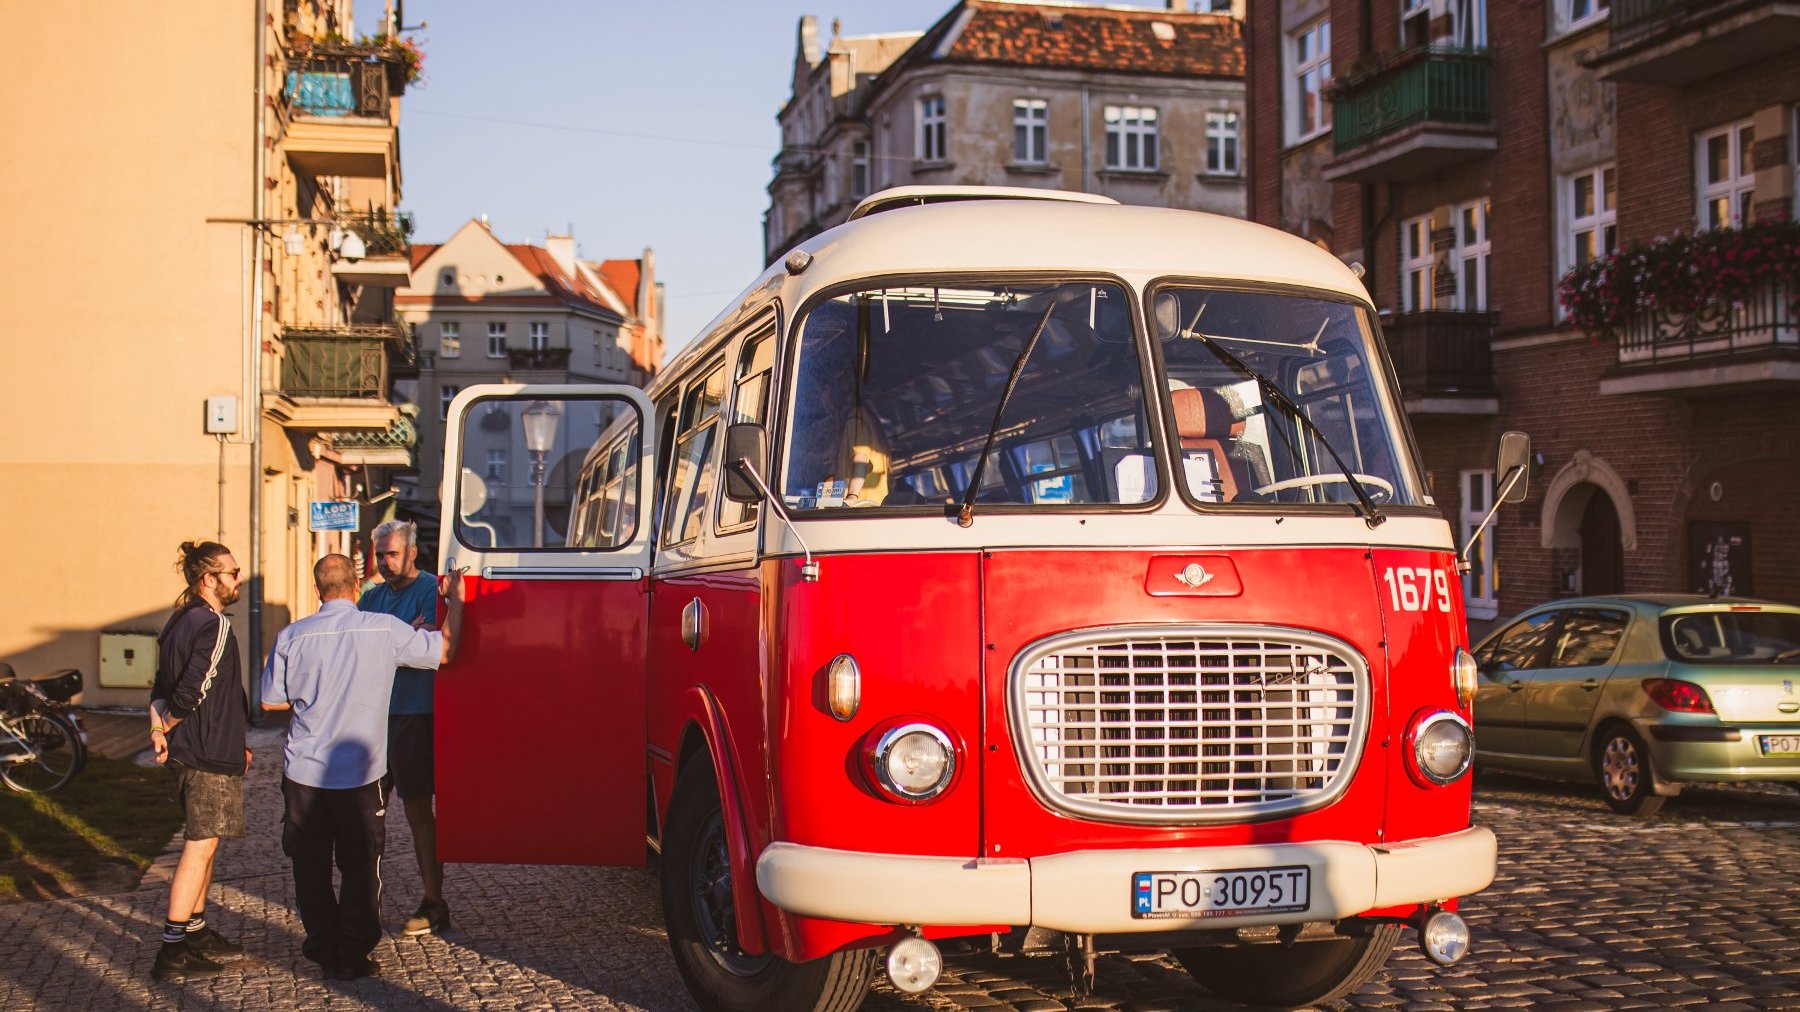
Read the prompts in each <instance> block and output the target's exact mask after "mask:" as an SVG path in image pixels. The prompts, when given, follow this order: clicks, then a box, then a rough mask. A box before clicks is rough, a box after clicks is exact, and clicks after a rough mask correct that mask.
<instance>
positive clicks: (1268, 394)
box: [1151, 286, 1419, 506]
mask: <svg viewBox="0 0 1800 1012" xmlns="http://www.w3.org/2000/svg"><path fill="white" fill-rule="evenodd" d="M1151 301H1152V306H1153V309H1154V311H1153V313H1152V316H1153V318H1154V321H1155V328H1156V336H1157V338H1158V340H1159V341H1160V342H1161V346H1162V358H1163V365H1164V373H1165V375H1164V382H1163V384H1162V386H1163V390H1162V397H1163V399H1164V410H1165V411H1167V412H1168V414H1167V416H1166V417H1169V418H1171V419H1173V423H1174V425H1173V431H1172V433H1171V438H1172V439H1174V440H1175V441H1177V442H1178V444H1179V446H1178V449H1177V460H1178V461H1179V464H1180V466H1179V468H1178V469H1177V471H1176V476H1177V477H1176V482H1175V484H1176V485H1177V486H1178V487H1180V488H1181V490H1182V491H1183V493H1184V494H1185V495H1186V497H1187V498H1188V499H1189V500H1190V501H1192V502H1196V503H1201V504H1206V505H1213V504H1219V505H1225V506H1231V505H1241V504H1265V505H1266V504H1271V503H1290V504H1295V505H1305V504H1346V505H1353V506H1354V505H1360V504H1361V503H1362V501H1363V496H1366V497H1367V499H1368V500H1369V501H1370V502H1372V503H1374V504H1380V505H1384V506H1385V505H1389V504H1393V505H1401V506H1410V505H1416V504H1417V503H1418V501H1419V497H1418V492H1417V489H1416V485H1415V482H1414V481H1413V478H1412V468H1411V466H1410V463H1409V461H1410V458H1409V456H1408V455H1407V453H1406V451H1405V449H1404V447H1405V444H1404V442H1403V441H1402V439H1401V436H1400V431H1401V430H1400V428H1399V424H1398V420H1397V418H1396V417H1395V406H1394V404H1393V401H1392V398H1391V397H1390V396H1388V390H1387V382H1386V379H1385V376H1386V373H1385V371H1384V370H1383V369H1382V367H1381V359H1380V357H1379V355H1378V354H1377V352H1376V348H1375V335H1374V328H1373V327H1372V326H1371V325H1370V322H1369V319H1368V314H1367V311H1366V310H1363V309H1360V308H1358V307H1357V306H1354V305H1351V304H1350V303H1347V302H1337V301H1332V300H1328V299H1321V298H1313V297H1309V296H1306V295H1301V294H1282V293H1276V292H1260V291H1258V292H1250V291H1232V290H1223V289H1209V288H1201V287H1189V286H1166V287H1163V288H1161V289H1159V290H1158V291H1156V292H1155V293H1154V294H1153V295H1152V296H1151ZM1302 416H1304V421H1303V420H1302ZM1346 472H1347V473H1346ZM1359 491H1360V492H1361V493H1362V495H1359V494H1358V493H1359Z"/></svg>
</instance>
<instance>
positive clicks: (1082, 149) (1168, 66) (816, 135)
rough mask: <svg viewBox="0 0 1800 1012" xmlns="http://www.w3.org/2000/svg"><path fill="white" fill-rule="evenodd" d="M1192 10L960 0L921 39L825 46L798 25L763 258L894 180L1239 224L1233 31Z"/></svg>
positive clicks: (1224, 9)
mask: <svg viewBox="0 0 1800 1012" xmlns="http://www.w3.org/2000/svg"><path fill="white" fill-rule="evenodd" d="M1202 6H1204V7H1205V8H1206V9H1207V11H1208V13H1195V12H1194V11H1193V10H1191V9H1190V5H1189V4H1186V3H1180V2H1172V3H1171V4H1170V9H1168V10H1156V9H1147V8H1145V9H1139V8H1127V7H1109V6H1101V5H1083V4H1072V3H1049V2H1042V3H1040V2H1027V0H963V2H961V3H958V4H957V5H956V6H954V7H952V8H951V9H950V10H949V11H948V12H947V13H946V14H945V15H944V16H943V17H942V18H940V19H939V20H938V22H937V23H936V24H934V25H932V26H931V27H930V28H928V29H926V30H925V31H923V32H920V33H899V34H890V35H868V36H846V35H842V34H841V33H840V32H839V30H838V28H837V26H836V25H835V23H834V27H833V29H832V34H831V37H830V38H829V39H824V40H821V39H820V38H819V31H818V22H817V19H816V18H814V17H811V16H807V17H804V18H801V19H800V26H799V32H798V38H797V41H796V46H795V53H794V73H793V91H792V94H791V96H790V97H789V99H788V101H787V103H786V104H785V105H784V106H783V107H782V110H781V112H780V114H779V116H778V117H777V119H778V121H779V123H780V126H781V151H780V152H779V153H778V154H777V155H776V156H775V159H774V165H773V167H774V176H773V178H772V179H771V180H770V181H769V185H768V191H769V209H768V211H767V213H766V214H765V216H764V221H763V252H764V258H765V259H766V260H773V259H774V258H775V257H777V256H779V255H781V254H782V253H784V252H785V251H786V250H787V249H788V248H789V247H791V246H793V245H794V244H795V243H797V242H799V241H801V240H802V239H805V238H807V237H808V236H811V235H815V234H817V233H819V232H821V231H823V230H825V229H827V228H830V227H832V226H833V225H837V224H840V223H842V222H843V221H844V220H845V218H846V217H847V216H848V215H849V213H850V210H851V208H853V207H855V206H856V203H857V201H859V200H861V199H862V198H863V197H864V196H867V195H868V194H869V193H871V192H873V191H875V190H881V189H886V188H888V187H891V186H904V185H908V184H958V185H990V186H1034V187H1046V188H1050V189H1062V190H1083V191H1088V192H1092V193H1101V194H1105V195H1107V196H1110V197H1113V198H1115V199H1117V200H1119V201H1121V202H1122V203H1127V204H1153V205H1158V206H1166V207H1181V208H1188V209H1190V210H1198V211H1212V212H1216V213H1219V214H1228V215H1234V216H1238V217H1242V216H1243V214H1244V200H1245V197H1244V172H1243V154H1242V149H1241V143H1242V126H1243V122H1244V118H1243V117H1244V82H1243V41H1242V37H1241V27H1240V22H1239V20H1238V18H1237V16H1235V15H1234V14H1233V13H1232V9H1233V4H1232V3H1229V2H1224V0H1220V2H1217V3H1207V4H1204V5H1202ZM1239 9H1240V10H1241V7H1240V8H1239ZM1214 10H1216V11H1218V13H1211V11H1214Z"/></svg>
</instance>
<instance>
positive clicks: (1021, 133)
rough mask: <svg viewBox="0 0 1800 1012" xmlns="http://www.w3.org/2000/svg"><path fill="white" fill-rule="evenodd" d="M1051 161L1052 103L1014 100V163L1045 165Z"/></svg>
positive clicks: (1021, 99) (1024, 99)
mask: <svg viewBox="0 0 1800 1012" xmlns="http://www.w3.org/2000/svg"><path fill="white" fill-rule="evenodd" d="M1049 160H1050V103H1049V102H1047V101H1045V100H1044V99H1041V98H1015V99H1013V161H1015V162H1017V163H1019V164H1021V165H1043V164H1045V163H1047V162H1048V161H1049Z"/></svg>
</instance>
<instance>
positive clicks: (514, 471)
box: [397, 219, 663, 536]
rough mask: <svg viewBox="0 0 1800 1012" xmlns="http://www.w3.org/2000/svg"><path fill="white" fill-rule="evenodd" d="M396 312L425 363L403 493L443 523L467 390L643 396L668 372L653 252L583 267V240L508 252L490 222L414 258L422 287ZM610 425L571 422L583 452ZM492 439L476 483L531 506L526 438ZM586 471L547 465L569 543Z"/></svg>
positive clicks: (418, 249)
mask: <svg viewBox="0 0 1800 1012" xmlns="http://www.w3.org/2000/svg"><path fill="white" fill-rule="evenodd" d="M397 302H398V304H399V310H400V315H401V317H402V319H403V320H404V321H405V322H406V324H407V325H408V326H409V327H410V328H411V330H412V332H413V334H414V335H415V337H416V339H417V341H418V347H419V364H420V369H419V373H418V377H417V380H416V381H414V382H411V383H408V384H407V385H405V386H403V387H401V388H400V391H399V395H400V396H402V397H405V398H407V399H410V400H412V401H413V402H414V403H416V404H417V405H418V406H419V408H418V418H419V444H418V458H419V470H418V474H417V478H416V480H414V479H405V480H402V481H401V482H399V490H400V497H401V500H402V502H403V503H404V504H406V505H407V506H409V507H411V508H412V509H413V510H414V511H416V512H417V513H418V514H419V515H421V516H422V517H427V518H430V517H434V516H435V514H436V512H437V503H438V489H439V482H440V479H441V476H442V473H443V450H444V419H445V416H446V414H447V413H448V411H449V408H450V401H451V400H452V399H453V398H455V396H456V395H457V394H458V393H460V392H461V391H462V390H463V389H465V388H467V387H470V386H474V385H476V384H479V383H503V382H510V383H629V384H632V385H635V386H644V385H645V384H647V383H648V382H649V381H650V378H651V377H653V376H654V375H655V374H656V371H657V369H658V368H660V366H661V364H662V358H663V324H662V321H663V287H662V284H661V283H660V282H659V281H657V280H656V259H655V254H654V252H653V251H652V250H649V249H646V250H644V252H643V255H642V256H640V257H637V258H634V259H621V260H597V261H594V260H582V259H580V257H579V256H578V255H577V251H576V244H575V238H574V236H568V235H553V236H549V237H547V238H546V239H545V240H544V243H543V245H541V246H540V245H532V244H528V243H508V242H504V241H502V240H501V239H500V238H499V237H497V236H496V235H494V232H493V230H492V229H491V228H490V227H489V225H488V223H487V222H486V221H485V220H473V219H472V220H470V221H469V222H468V223H466V224H465V225H463V227H462V228H460V229H458V230H457V231H456V234H454V235H452V236H451V237H450V238H449V239H448V240H446V241H445V242H443V243H442V244H437V245H417V246H414V247H413V248H412V277H411V282H410V284H409V286H408V287H406V288H404V289H401V290H400V292H399V294H398V297H397ZM604 421H605V419H601V418H574V417H571V418H569V419H566V420H565V422H566V424H570V425H574V424H581V425H584V426H588V427H589V429H584V430H583V433H582V434H583V436H585V442H581V440H579V439H578V440H577V442H579V443H580V445H584V446H585V445H587V444H588V443H591V442H592V441H593V438H594V437H595V436H598V435H599V429H598V427H597V426H598V425H600V424H604ZM481 431H482V433H483V434H482V435H481V436H480V437H479V438H481V439H484V440H487V441H488V443H489V445H486V446H484V447H481V448H479V453H478V456H477V457H475V458H472V459H476V460H477V461H478V463H480V464H482V465H483V466H482V468H481V469H480V470H479V471H478V473H477V476H478V477H479V478H480V479H481V480H482V482H483V483H484V484H485V486H486V487H487V491H488V495H489V498H490V500H491V501H494V502H495V503H496V505H498V504H500V503H501V502H503V501H510V499H509V497H512V498H520V497H522V498H523V499H526V500H528V499H529V498H530V497H531V495H532V494H533V491H534V487H533V485H532V481H533V480H534V474H533V470H532V463H533V462H532V460H531V457H530V454H529V453H528V452H527V449H526V447H525V443H524V437H523V433H522V432H519V431H511V430H507V429H502V430H501V431H497V432H491V433H489V432H486V430H481ZM469 452H477V451H476V450H470V451H469ZM466 459H467V458H466ZM580 464H581V462H580V461H579V460H576V461H573V462H564V461H548V462H546V470H547V473H546V474H545V475H543V476H542V477H543V479H544V481H545V483H546V497H547V501H548V502H549V503H550V504H551V506H552V507H553V508H551V509H550V510H549V516H550V517H551V522H552V524H553V526H555V529H556V531H557V532H558V533H560V532H561V527H560V525H561V524H562V523H563V522H564V519H565V517H564V515H563V514H564V513H566V502H567V499H566V493H567V486H568V485H569V482H570V481H572V480H573V478H574V477H575V476H576V475H577V473H578V472H579V470H580ZM558 504H561V506H562V508H560V509H559V508H555V507H557V506H558ZM432 526H435V525H432ZM503 533H505V532H503ZM513 536H516V535H513Z"/></svg>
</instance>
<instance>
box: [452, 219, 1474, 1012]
mask: <svg viewBox="0 0 1800 1012" xmlns="http://www.w3.org/2000/svg"><path fill="white" fill-rule="evenodd" d="M1026 197H1028V198H1030V199H1020V198H1026ZM984 198H986V199H984ZM448 414H449V420H448V430H447V437H446V458H445V474H446V475H447V477H446V480H445V482H444V487H443V490H442V494H443V502H444V505H445V518H446V522H445V525H444V533H443V537H442V546H441V549H440V558H439V563H440V567H441V568H447V567H452V566H465V567H469V569H470V573H469V584H468V605H467V611H466V617H467V625H466V630H467V631H466V632H465V634H464V638H463V643H462V650H461V653H460V654H459V656H458V658H457V662H456V664H455V665H454V667H452V668H450V669H447V670H446V671H445V672H444V673H443V674H442V675H441V676H440V677H439V679H438V681H437V720H438V743H439V744H438V792H439V793H438V805H439V813H438V819H439V837H438V839H439V847H440V850H441V854H442V856H443V857H444V859H445V860H447V861H452V862H465V861H491V862H528V863H563V864H610V865H636V864H641V863H643V862H644V861H646V859H647V857H646V852H647V848H646V840H648V844H649V846H648V849H649V850H655V851H658V852H660V855H661V856H660V863H661V870H662V885H663V903H664V915H665V917H666V920H667V924H668V930H669V935H670V939H671V943H672V945H673V948H674V953H675V958H676V961H677V964H678V965H679V967H680V970H681V973H682V975H683V977H684V979H685V981H686V983H687V985H688V987H689V988H690V990H691V991H692V993H693V995H694V997H695V999H696V1000H697V1001H698V1002H699V1004H700V1005H701V1006H702V1007H703V1008H706V1009H729V1010H750V1009H755V1010H758V1012H767V1010H788V1009H802V1010H842V1009H851V1008H855V1007H856V1006H858V1005H859V1004H861V1002H862V1001H863V998H864V995H865V993H866V990H867V988H868V986H869V983H870V981H871V978H872V975H873V973H874V972H875V967H876V965H877V957H878V955H879V954H880V953H882V952H884V951H885V953H886V957H885V958H886V969H887V972H888V975H889V977H890V978H891V979H892V981H893V982H894V983H895V985H896V986H898V987H900V988H901V989H902V990H906V991H920V990H923V989H925V988H928V987H930V986H931V985H932V983H933V982H934V981H935V979H936V978H937V975H938V972H939V970H940V968H941V954H940V952H939V950H938V948H937V947H936V945H934V941H935V940H942V939H947V938H974V939H976V940H977V941H978V942H980V943H982V944H989V945H994V946H997V947H999V948H1001V949H1003V950H1008V951H1025V952H1041V951H1046V950H1051V951H1056V952H1062V953H1066V954H1067V955H1069V956H1070V957H1071V965H1072V966H1073V967H1074V969H1075V970H1076V972H1077V973H1080V974H1081V975H1082V976H1083V977H1085V978H1087V981H1088V982H1089V983H1091V975H1092V968H1093V956H1094V953H1095V952H1096V951H1111V950H1132V949H1146V950H1149V949H1167V950H1170V951H1172V952H1173V953H1174V955H1175V956H1176V957H1177V958H1178V959H1179V961H1180V962H1181V964H1182V965H1183V966H1184V967H1186V968H1187V969H1188V970H1189V971H1190V972H1191V973H1192V974H1193V976H1194V977H1195V978H1196V979H1198V980H1199V981H1200V982H1201V983H1202V984H1203V985H1205V986H1206V987H1208V988H1210V989H1211V990H1212V991H1213V992H1215V993H1217V994H1219V995H1221V996H1223V997H1226V998H1229V999H1236V1000H1241V1001H1245V1002H1250V1003H1255V1004H1261V1005H1303V1004H1309V1003H1313V1002H1317V1001H1321V1000H1326V999H1329V998H1331V997H1334V996H1337V995H1341V994H1344V993H1347V992H1348V991H1349V990H1351V989H1353V988H1355V987H1357V986H1358V985H1360V984H1361V983H1362V982H1363V981H1365V980H1366V979H1368V978H1369V977H1370V975H1372V974H1373V973H1375V972H1377V970H1378V969H1379V968H1380V966H1381V964H1382V962H1383V960H1384V959H1385V958H1386V956H1387V954H1388V952H1389V950H1390V949H1391V948H1392V947H1393V946H1394V944H1395V943H1396V941H1397V939H1398V937H1399V934H1400V932H1401V930H1402V928H1403V927H1405V926H1409V925H1410V926H1411V927H1413V928H1415V929H1417V931H1418V933H1419V936H1420V939H1421V942H1422V944H1423V945H1424V947H1425V950H1426V952H1427V953H1428V954H1429V955H1431V957H1432V958H1433V959H1435V960H1437V961H1438V962H1440V963H1444V964H1448V963H1450V962H1453V961H1454V960H1455V959H1457V958H1458V957H1460V956H1461V955H1462V954H1463V952H1464V951H1465V950H1466V949H1467V946H1468V932H1467V929H1466V926H1465V925H1464V923H1463V922H1462V921H1461V920H1460V919H1459V918H1458V917H1457V916H1456V914H1455V913H1454V910H1455V907H1456V902H1457V898H1458V897H1460V896H1465V895H1468V894H1469V893H1472V892H1475V891H1478V890H1480V889H1482V888H1484V887H1486V886H1487V885H1488V883H1489V882H1490V881H1491V880H1492V878H1493V875H1494V866H1495V864H1494V863H1495V843H1494V836H1493V834H1492V833H1491V832H1490V831H1488V830H1487V829H1484V828H1481V827H1476V826H1472V825H1471V822H1470V784H1469V777H1468V769H1469V761H1470V756H1471V754H1472V733H1471V731H1470V727H1469V704H1470V700H1471V697H1472V694H1473V692H1474V688H1475V669H1474V664H1473V661H1472V660H1471V659H1470V658H1469V656H1468V654H1467V652H1466V649H1465V648H1466V646H1467V637H1466V632H1465V622H1464V615H1463V601H1462V590H1461V583H1460V579H1459V577H1458V575H1457V571H1456V562H1455V558H1454V554H1453V547H1452V543H1451V535H1450V529H1449V527H1448V525H1447V524H1446V522H1445V520H1444V518H1443V516H1442V515H1441V514H1440V512H1439V511H1438V510H1437V509H1436V508H1435V507H1434V506H1433V504H1432V501H1431V498H1430V496H1429V495H1428V494H1427V491H1426V489H1425V488H1424V487H1423V484H1422V478H1421V473H1420V468H1419V465H1418V462H1417V454H1416V451H1415V449H1414V446H1413V442H1412V438H1411V435H1410V433H1409V431H1408V428H1407V422H1406V419H1405V416H1404V414H1403V412H1402V411H1401V409H1400V405H1399V400H1398V395H1397V391H1396V386H1395V383H1394V380H1393V376H1392V372H1391V369H1390V367H1389V365H1388V363H1387V361H1386V357H1385V355H1384V353H1383V350H1382V345H1381V341H1380V339H1379V333H1378V323H1377V319H1376V313H1375V309H1374V307H1373V306H1372V305H1371V304H1370V302H1369V299H1368V295H1367V293H1366V291H1365V289H1364V288H1363V286H1362V284H1361V283H1360V282H1359V281H1358V279H1357V277H1356V275H1355V274H1353V273H1352V271H1351V270H1350V269H1348V268H1346V267H1345V266H1344V265H1343V264H1342V263H1340V262H1339V261H1338V260H1336V259H1335V258H1333V257H1332V256H1331V255H1330V254H1328V253H1326V252H1324V251H1322V250H1320V249H1318V248H1317V247H1314V246H1312V245H1310V244H1308V243H1306V242H1303V241H1302V240H1300V239H1297V238H1294V237H1292V236H1288V235H1285V234H1283V233H1280V232H1276V231H1274V230H1271V229H1268V228H1264V227H1262V226H1258V225H1254V224H1250V223H1247V222H1243V221H1238V220H1233V219H1227V218H1220V217H1214V216H1210V215H1204V214H1196V213H1190V212H1183V211H1173V210H1165V209H1152V208H1139V207H1124V206H1118V205H1116V204H1114V203H1112V202H1111V201H1108V200H1105V199H1104V198H1096V197H1091V196H1087V195H1081V194H1057V193H1051V192H1046V191H998V192H985V191H978V190H977V191H967V190H965V191H958V192H948V193H946V192H935V191H922V190H916V189H909V190H904V191H889V192H887V193H884V194H877V195H875V196H873V197H871V198H869V199H868V200H867V201H865V202H864V204H863V206H862V207H860V208H859V209H858V211H857V213H856V214H855V215H854V216H853V218H852V220H851V221H849V222H847V223H846V224H844V225H842V226H840V227H837V228H834V229H832V230H830V231H827V232H825V233H823V234H821V235H818V236H816V237H814V238H812V239H809V240H807V241H806V242H805V243H803V244H802V245H801V246H800V247H799V248H797V249H795V250H794V251H793V252H792V253H790V254H789V255H788V256H787V257H786V258H785V260H783V261H781V262H778V263H776V264H774V265H772V266H771V267H770V269H768V270H767V271H765V272H764V273H763V275H762V276H761V277H760V278H758V279H757V280H756V282H755V283H754V284H752V285H751V286H750V287H749V288H748V289H746V290H745V292H744V293H743V295H742V296H741V297H740V298H739V299H738V300H737V301H736V302H735V303H733V304H732V305H731V307H730V308H729V309H727V310H726V311H725V312H724V313H722V314H720V315H719V316H718V317H717V318H716V319H715V320H714V321H713V323H712V324H711V325H710V326H709V327H708V329H707V330H706V331H705V332H704V333H703V334H702V335H701V336H700V337H699V338H698V339H697V340H695V341H694V342H693V343H692V344H690V345H689V346H688V347H687V348H686V349H685V350H683V351H682V352H681V353H680V354H679V355H677V356H676V357H675V359H674V361H672V362H671V363H670V364H669V366H668V368H667V369H665V370H664V372H663V373H662V375H661V377H660V378H659V379H658V380H657V381H656V383H655V384H654V385H653V386H652V387H651V388H650V389H649V390H648V391H647V392H646V391H639V390H637V389H634V388H629V387H621V386H555V387H550V386H529V385H517V386H515V385H506V386H483V387H475V388H471V389H468V390H464V391H463V392H462V393H461V394H460V395H458V396H457V397H456V398H455V400H454V402H453V403H452V404H451V405H450V408H449V412H448ZM508 460H530V461H532V462H533V465H534V466H533V469H532V474H531V475H529V476H519V475H517V474H515V475H514V476H513V479H514V480H512V481H510V482H509V481H507V480H505V477H506V476H505V474H504V468H505V465H506V461H508ZM459 476H460V477H459ZM501 721H503V724H504V727H505V728H506V729H507V731H506V732H505V733H504V734H501V733H497V731H496V725H497V722H501ZM521 732H525V733H528V734H529V736H530V748H529V750H521V749H519V748H516V747H512V746H510V745H504V746H503V745H500V744H498V743H499V742H502V741H506V740H510V738H511V737H512V736H517V735H519V734H520V733H521Z"/></svg>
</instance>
